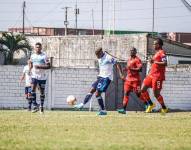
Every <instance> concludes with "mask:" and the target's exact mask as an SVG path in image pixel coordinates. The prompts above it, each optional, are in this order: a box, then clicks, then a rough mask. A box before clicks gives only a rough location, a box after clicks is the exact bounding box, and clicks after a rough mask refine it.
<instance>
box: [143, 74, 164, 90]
mask: <svg viewBox="0 0 191 150" xmlns="http://www.w3.org/2000/svg"><path fill="white" fill-rule="evenodd" d="M162 83H163V80H158V79H155V78H152V77H150V76H147V77H146V78H145V79H144V80H143V84H144V85H145V86H148V87H151V88H152V89H153V90H161V89H162Z"/></svg>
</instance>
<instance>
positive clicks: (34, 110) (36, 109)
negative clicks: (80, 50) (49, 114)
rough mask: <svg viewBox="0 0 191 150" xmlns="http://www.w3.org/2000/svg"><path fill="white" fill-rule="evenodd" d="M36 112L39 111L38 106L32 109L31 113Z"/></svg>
mask: <svg viewBox="0 0 191 150" xmlns="http://www.w3.org/2000/svg"><path fill="white" fill-rule="evenodd" d="M37 111H39V106H38V105H37V106H35V107H34V108H33V110H32V113H35V112H37Z"/></svg>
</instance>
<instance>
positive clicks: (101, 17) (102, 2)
mask: <svg viewBox="0 0 191 150" xmlns="http://www.w3.org/2000/svg"><path fill="white" fill-rule="evenodd" d="M101 30H102V31H101V38H102V39H103V0H101Z"/></svg>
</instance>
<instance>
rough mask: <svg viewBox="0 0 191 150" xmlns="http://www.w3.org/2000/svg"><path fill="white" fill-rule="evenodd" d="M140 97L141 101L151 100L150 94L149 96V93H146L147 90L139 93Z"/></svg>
mask: <svg viewBox="0 0 191 150" xmlns="http://www.w3.org/2000/svg"><path fill="white" fill-rule="evenodd" d="M140 99H141V100H142V101H143V102H147V101H149V100H151V99H150V96H149V93H148V92H147V91H146V92H142V93H141V96H140Z"/></svg>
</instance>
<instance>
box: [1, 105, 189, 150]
mask: <svg viewBox="0 0 191 150" xmlns="http://www.w3.org/2000/svg"><path fill="white" fill-rule="evenodd" d="M26 103H27V102H26ZM0 122H1V123H0V149H3V150H10V149H15V150H17V149H20V150H26V149H27V150H30V149H31V150H33V149H43V150H52V149H54V150H57V149H58V150H60V149H64V150H65V149H66V150H71V149H72V150H129V149H134V150H138V149H144V150H149V149H157V150H164V149H177V150H180V149H181V150H182V149H183V150H184V149H185V150H186V149H191V142H190V141H191V127H190V125H191V113H190V112H182V113H168V114H166V115H165V116H162V115H161V114H159V113H151V114H145V113H143V112H137V113H135V112H128V113H127V115H120V114H118V113H117V112H108V115H107V116H101V117H100V116H97V115H96V113H95V112H80V111H45V114H44V115H40V114H39V113H36V114H32V113H30V112H26V111H13V110H12V111H3V110H1V111H0Z"/></svg>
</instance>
